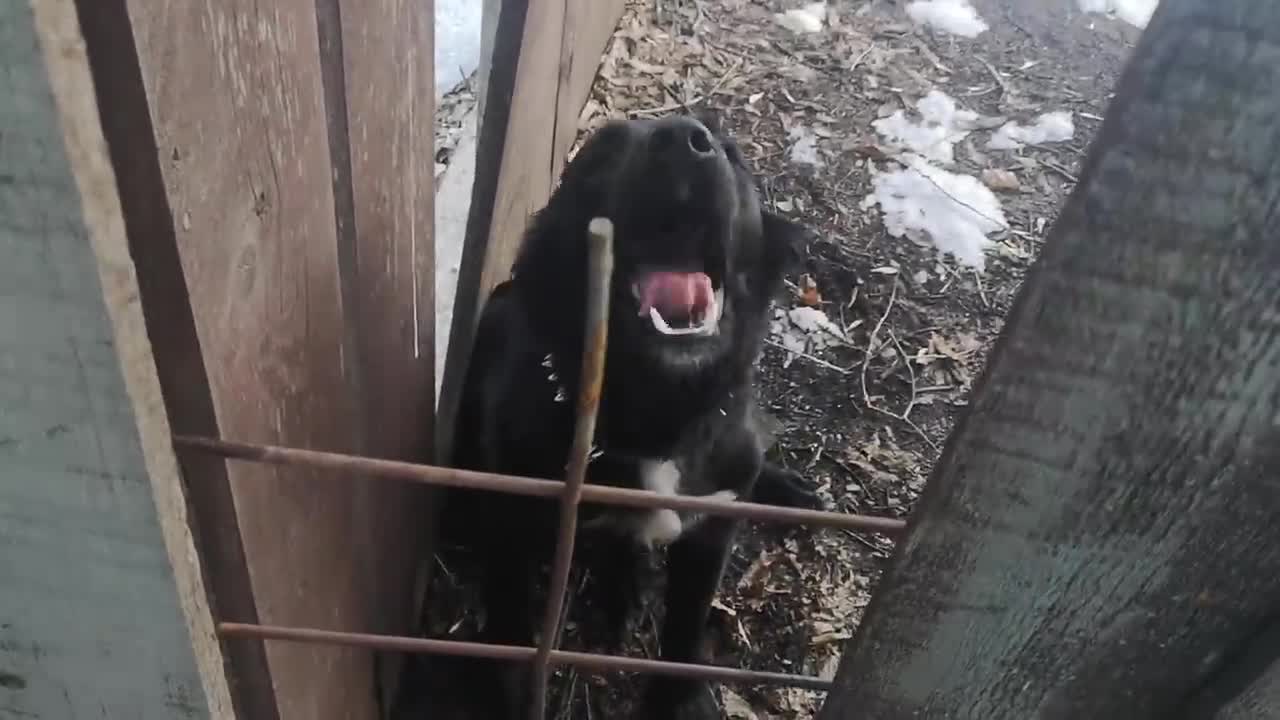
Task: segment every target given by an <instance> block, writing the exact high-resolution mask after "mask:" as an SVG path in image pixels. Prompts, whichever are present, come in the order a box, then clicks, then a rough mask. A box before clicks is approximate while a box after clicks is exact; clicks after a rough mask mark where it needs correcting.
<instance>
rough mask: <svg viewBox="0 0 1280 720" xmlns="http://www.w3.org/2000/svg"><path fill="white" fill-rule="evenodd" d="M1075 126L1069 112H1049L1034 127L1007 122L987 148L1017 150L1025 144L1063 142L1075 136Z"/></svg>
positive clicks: (993, 136)
mask: <svg viewBox="0 0 1280 720" xmlns="http://www.w3.org/2000/svg"><path fill="white" fill-rule="evenodd" d="M1075 133H1076V128H1075V124H1074V123H1073V122H1072V121H1071V112H1070V111H1069V110H1057V111H1054V112H1047V113H1044V114H1043V115H1041V116H1040V117H1037V118H1036V121H1035V124H1034V125H1029V126H1024V125H1019V124H1018V123H1016V122H1007V123H1005V124H1004V125H1003V126H1001V127H1000V129H999V130H997V131H995V133H994V134H992V136H991V140H989V141H988V142H987V147H989V148H991V149H992V150H1017V149H1018V148H1020V147H1022V145H1023V143H1032V144H1035V145H1039V144H1042V143H1050V142H1063V141H1065V140H1070V139H1071V138H1072V137H1074V136H1075Z"/></svg>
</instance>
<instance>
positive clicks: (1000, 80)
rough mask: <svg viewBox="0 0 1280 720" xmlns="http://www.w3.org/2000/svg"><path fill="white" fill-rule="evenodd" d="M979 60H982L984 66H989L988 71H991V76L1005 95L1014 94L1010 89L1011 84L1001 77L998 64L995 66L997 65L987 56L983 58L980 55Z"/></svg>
mask: <svg viewBox="0 0 1280 720" xmlns="http://www.w3.org/2000/svg"><path fill="white" fill-rule="evenodd" d="M978 62H980V63H982V64H983V65H984V66H986V68H987V72H990V73H991V77H993V78H995V81H996V84H997V85H999V86H1000V91H1001V92H1002V93H1004V94H1005V95H1012V94H1013V93H1012V92H1010V90H1009V85H1008V83H1006V82H1005V81H1004V78H1002V77H1000V73H999V71H997V70H996V66H995V65H992V64H991V63H989V62H987V60H986V58H983V57H979V58H978Z"/></svg>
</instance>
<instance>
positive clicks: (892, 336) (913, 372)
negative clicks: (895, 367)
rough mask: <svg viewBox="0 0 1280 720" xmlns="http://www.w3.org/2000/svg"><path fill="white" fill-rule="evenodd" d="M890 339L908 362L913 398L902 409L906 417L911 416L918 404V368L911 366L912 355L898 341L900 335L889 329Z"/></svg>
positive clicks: (905, 361)
mask: <svg viewBox="0 0 1280 720" xmlns="http://www.w3.org/2000/svg"><path fill="white" fill-rule="evenodd" d="M889 339H890V340H892V341H893V346H894V347H896V348H897V349H898V354H899V355H901V356H902V362H904V363H906V365H907V376H908V377H909V378H911V399H910V400H908V401H907V407H906V409H905V410H903V411H902V417H903V418H904V419H905V418H908V417H911V411H912V410H914V409H915V406H916V397H917V390H916V369H915V368H914V367H912V366H911V356H910V355H907V351H906V350H904V349H903V347H902V343H901V342H899V341H898V336H897V335H895V334H894V332H893V330H890V331H889Z"/></svg>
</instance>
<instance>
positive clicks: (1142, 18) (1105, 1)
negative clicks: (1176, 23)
mask: <svg viewBox="0 0 1280 720" xmlns="http://www.w3.org/2000/svg"><path fill="white" fill-rule="evenodd" d="M1077 2H1078V3H1079V4H1080V9H1081V10H1083V11H1084V12H1088V13H1111V14H1114V15H1115V16H1116V17H1118V18H1120V19H1121V20H1123V21H1125V22H1127V23H1129V24H1130V25H1133V26H1134V27H1140V28H1145V27H1146V26H1147V23H1148V22H1150V21H1151V15H1152V13H1154V12H1155V11H1156V6H1157V5H1159V4H1160V0H1077Z"/></svg>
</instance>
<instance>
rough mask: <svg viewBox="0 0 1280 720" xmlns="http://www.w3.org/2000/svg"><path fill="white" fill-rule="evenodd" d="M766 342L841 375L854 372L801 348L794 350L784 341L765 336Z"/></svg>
mask: <svg viewBox="0 0 1280 720" xmlns="http://www.w3.org/2000/svg"><path fill="white" fill-rule="evenodd" d="M765 342H766V343H767V344H769V345H772V346H774V347H776V348H780V349H782V350H785V351H786V352H789V353H791V354H792V355H795V356H797V357H802V358H804V359H805V360H808V361H810V362H813V363H817V364H819V365H821V366H822V367H824V368H827V369H828V370H835V371H836V372H838V373H840V374H841V375H848V374H849V373H850V372H852V371H851V370H849V369H847V368H842V367H840V366H839V365H833V364H831V363H829V362H827V361H826V360H823V359H822V358H818V357H814V356H812V355H810V354H809V353H806V352H803V351H801V350H792V349H791V348H789V347H787V346H786V345H783V344H782V343H780V342H778V341H777V340H774V339H773V338H765Z"/></svg>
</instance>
